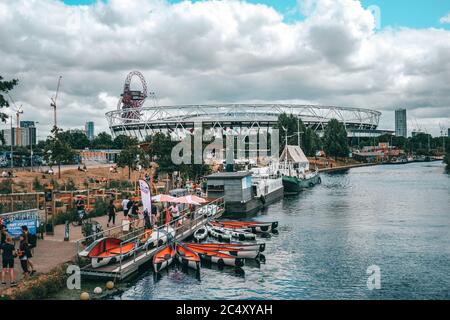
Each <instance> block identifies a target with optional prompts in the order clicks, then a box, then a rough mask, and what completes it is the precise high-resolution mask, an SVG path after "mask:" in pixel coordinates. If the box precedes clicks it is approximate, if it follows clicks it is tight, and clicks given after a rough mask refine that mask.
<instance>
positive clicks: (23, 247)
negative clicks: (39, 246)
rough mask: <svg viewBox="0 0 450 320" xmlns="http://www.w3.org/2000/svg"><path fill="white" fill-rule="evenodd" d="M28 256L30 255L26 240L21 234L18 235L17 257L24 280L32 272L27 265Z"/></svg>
mask: <svg viewBox="0 0 450 320" xmlns="http://www.w3.org/2000/svg"><path fill="white" fill-rule="evenodd" d="M29 255H31V253H30V249H29V246H28V243H27V240H26V238H25V235H24V234H23V233H22V234H21V235H20V244H19V251H18V256H19V260H20V266H21V267H22V271H23V276H24V277H25V278H27V277H28V276H30V275H31V274H32V272H30V269H29V264H28V256H29Z"/></svg>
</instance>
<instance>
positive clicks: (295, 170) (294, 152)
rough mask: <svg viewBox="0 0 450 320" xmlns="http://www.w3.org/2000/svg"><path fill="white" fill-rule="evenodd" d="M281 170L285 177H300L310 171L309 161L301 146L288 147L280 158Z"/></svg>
mask: <svg viewBox="0 0 450 320" xmlns="http://www.w3.org/2000/svg"><path fill="white" fill-rule="evenodd" d="M279 170H280V172H281V173H282V174H283V175H288V176H298V175H299V174H304V173H306V172H308V171H309V160H308V158H307V157H306V156H305V153H304V152H303V150H302V149H301V148H300V147H299V146H288V145H287V146H286V147H285V148H284V150H283V153H282V154H281V156H280V163H279Z"/></svg>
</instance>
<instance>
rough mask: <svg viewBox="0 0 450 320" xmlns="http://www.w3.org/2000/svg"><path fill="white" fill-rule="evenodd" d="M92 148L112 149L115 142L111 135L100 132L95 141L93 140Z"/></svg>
mask: <svg viewBox="0 0 450 320" xmlns="http://www.w3.org/2000/svg"><path fill="white" fill-rule="evenodd" d="M92 148H94V149H112V148H113V140H112V137H111V135H110V134H108V133H106V132H100V133H99V134H98V135H97V136H96V137H95V138H94V140H92Z"/></svg>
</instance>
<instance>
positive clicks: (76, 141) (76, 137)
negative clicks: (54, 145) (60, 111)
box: [59, 131, 91, 150]
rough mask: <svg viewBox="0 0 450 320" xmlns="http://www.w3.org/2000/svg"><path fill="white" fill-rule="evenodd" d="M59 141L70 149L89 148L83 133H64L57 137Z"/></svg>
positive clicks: (87, 140) (88, 142)
mask: <svg viewBox="0 0 450 320" xmlns="http://www.w3.org/2000/svg"><path fill="white" fill-rule="evenodd" d="M59 138H60V139H61V141H64V142H66V143H67V144H68V145H69V146H70V147H71V148H73V149H78V150H82V149H85V148H88V147H90V144H91V142H90V141H89V139H88V137H87V136H86V135H85V134H84V133H83V132H69V131H64V132H61V133H60V135H59Z"/></svg>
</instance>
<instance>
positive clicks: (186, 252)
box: [176, 243, 200, 270]
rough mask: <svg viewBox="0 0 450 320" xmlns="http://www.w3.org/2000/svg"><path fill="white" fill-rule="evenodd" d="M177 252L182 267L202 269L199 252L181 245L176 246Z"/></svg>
mask: <svg viewBox="0 0 450 320" xmlns="http://www.w3.org/2000/svg"><path fill="white" fill-rule="evenodd" d="M176 252H177V257H178V261H179V262H180V263H181V265H183V266H186V267H189V268H192V269H195V270H199V269H200V256H199V255H198V253H197V252H195V251H193V250H191V249H189V248H188V247H186V246H184V245H181V244H179V243H177V244H176Z"/></svg>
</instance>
